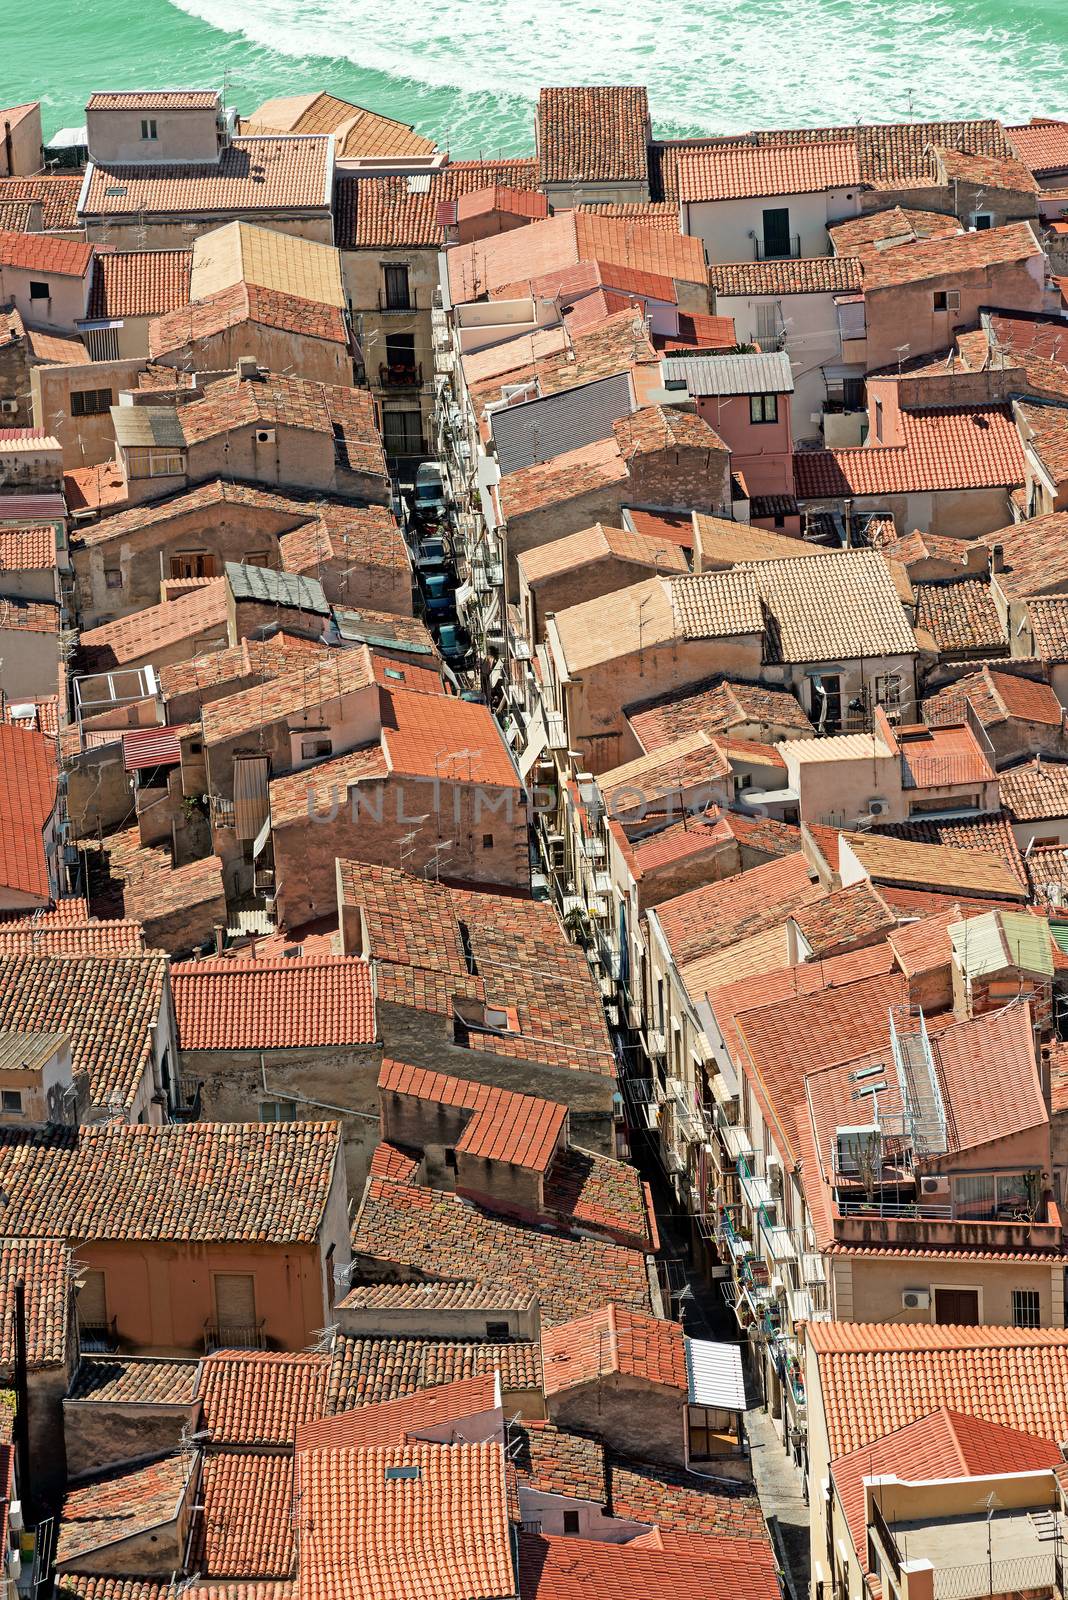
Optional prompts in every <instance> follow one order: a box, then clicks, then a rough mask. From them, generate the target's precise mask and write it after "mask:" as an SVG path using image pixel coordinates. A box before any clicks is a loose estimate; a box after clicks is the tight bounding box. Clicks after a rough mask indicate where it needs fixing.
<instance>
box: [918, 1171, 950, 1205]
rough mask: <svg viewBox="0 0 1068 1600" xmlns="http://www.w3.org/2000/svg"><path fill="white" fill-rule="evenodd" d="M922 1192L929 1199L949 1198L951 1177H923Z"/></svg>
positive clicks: (921, 1182) (921, 1181) (921, 1180)
mask: <svg viewBox="0 0 1068 1600" xmlns="http://www.w3.org/2000/svg"><path fill="white" fill-rule="evenodd" d="M920 1193H921V1194H922V1195H923V1197H924V1198H925V1199H927V1200H948V1199H949V1179H948V1178H943V1177H937V1178H921V1179H920Z"/></svg>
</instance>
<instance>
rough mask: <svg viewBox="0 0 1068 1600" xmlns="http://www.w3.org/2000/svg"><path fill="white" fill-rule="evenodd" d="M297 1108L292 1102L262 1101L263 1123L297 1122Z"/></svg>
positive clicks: (261, 1118)
mask: <svg viewBox="0 0 1068 1600" xmlns="http://www.w3.org/2000/svg"><path fill="white" fill-rule="evenodd" d="M296 1120H297V1108H296V1106H295V1105H294V1103H293V1101H292V1100H261V1101H260V1121H261V1122H296Z"/></svg>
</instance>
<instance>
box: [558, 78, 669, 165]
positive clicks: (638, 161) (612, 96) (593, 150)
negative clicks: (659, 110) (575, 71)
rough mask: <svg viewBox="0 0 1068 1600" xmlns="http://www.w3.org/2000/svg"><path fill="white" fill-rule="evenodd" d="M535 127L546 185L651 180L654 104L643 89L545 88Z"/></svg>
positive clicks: (603, 87) (614, 87)
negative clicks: (649, 152)
mask: <svg viewBox="0 0 1068 1600" xmlns="http://www.w3.org/2000/svg"><path fill="white" fill-rule="evenodd" d="M534 127H535V134H536V139H537V150H538V181H539V182H540V183H541V184H543V185H544V184H553V183H578V184H587V183H644V182H645V181H646V178H647V176H648V171H649V159H648V155H647V152H646V143H647V140H648V138H649V99H648V95H647V93H646V91H645V89H644V88H641V87H638V86H636V85H635V86H633V87H632V86H629V85H628V86H621V87H617V86H615V85H611V84H602V85H598V86H597V87H596V88H576V89H572V88H567V89H542V91H541V93H540V95H539V96H538V109H537V112H536V114H535V122H534Z"/></svg>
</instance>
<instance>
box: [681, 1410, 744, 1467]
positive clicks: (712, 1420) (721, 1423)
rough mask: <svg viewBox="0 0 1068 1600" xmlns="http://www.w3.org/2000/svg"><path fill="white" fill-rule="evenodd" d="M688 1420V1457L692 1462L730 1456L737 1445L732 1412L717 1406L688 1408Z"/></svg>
mask: <svg viewBox="0 0 1068 1600" xmlns="http://www.w3.org/2000/svg"><path fill="white" fill-rule="evenodd" d="M688 1420H689V1433H690V1455H691V1457H692V1459H693V1460H694V1461H707V1460H709V1459H710V1457H712V1456H723V1455H730V1454H732V1452H733V1451H734V1449H735V1447H736V1444H737V1437H736V1424H735V1417H734V1412H733V1411H724V1410H722V1409H720V1408H719V1407H718V1406H690V1407H689V1408H688Z"/></svg>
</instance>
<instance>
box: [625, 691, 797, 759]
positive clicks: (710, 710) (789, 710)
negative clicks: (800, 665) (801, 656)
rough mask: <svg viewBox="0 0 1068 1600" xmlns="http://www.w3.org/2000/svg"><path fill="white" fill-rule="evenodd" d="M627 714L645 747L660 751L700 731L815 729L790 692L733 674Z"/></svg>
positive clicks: (647, 703) (628, 710) (630, 709)
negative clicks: (752, 681)
mask: <svg viewBox="0 0 1068 1600" xmlns="http://www.w3.org/2000/svg"><path fill="white" fill-rule="evenodd" d="M626 717H627V721H628V722H629V723H630V726H631V728H632V730H633V732H634V734H635V736H636V737H637V739H638V741H639V743H640V744H641V745H642V747H643V748H644V749H645V750H656V749H659V748H660V747H661V746H663V745H665V744H671V743H673V742H674V741H675V740H676V739H679V738H682V736H683V735H684V734H687V733H692V732H695V731H696V730H698V729H703V730H704V731H705V732H706V733H709V734H713V735H716V734H720V733H729V732H730V731H731V730H732V729H734V728H740V727H746V726H749V725H752V724H753V723H756V724H757V725H758V726H760V727H762V728H765V729H768V730H771V729H772V728H774V729H779V728H784V729H786V730H787V731H789V730H796V731H797V732H798V733H799V734H800V733H808V732H809V731H810V730H811V727H812V724H811V723H810V722H809V720H808V718H807V717H806V716H805V713H804V712H803V711H802V709H801V707H800V705H799V704H798V703H797V701H796V700H795V699H794V696H793V695H792V694H789V693H788V692H787V691H786V690H784V689H768V688H765V687H764V685H763V684H757V683H743V682H741V681H739V680H737V679H731V678H716V679H714V680H713V681H712V682H711V683H710V684H709V685H708V686H707V687H702V688H697V689H694V690H691V691H690V692H689V693H684V694H681V695H678V696H673V697H671V698H668V697H667V696H660V697H659V698H658V699H656V700H647V701H643V702H641V703H640V704H639V705H635V706H627V707H626Z"/></svg>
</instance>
